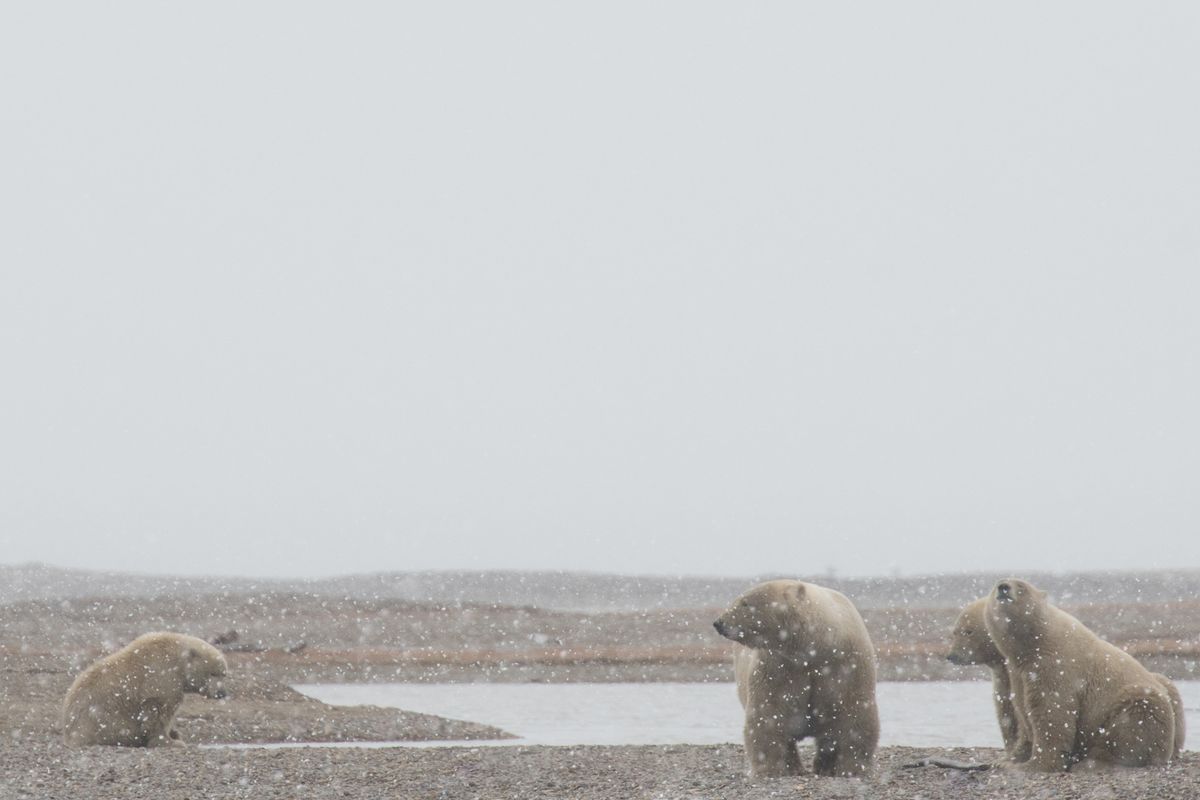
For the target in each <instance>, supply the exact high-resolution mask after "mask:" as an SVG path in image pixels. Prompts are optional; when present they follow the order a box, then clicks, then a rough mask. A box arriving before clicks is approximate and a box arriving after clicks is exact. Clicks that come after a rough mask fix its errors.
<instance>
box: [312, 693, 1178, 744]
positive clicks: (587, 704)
mask: <svg viewBox="0 0 1200 800" xmlns="http://www.w3.org/2000/svg"><path fill="white" fill-rule="evenodd" d="M1176 684H1177V685H1178V686H1179V691H1180V692H1181V693H1182V695H1183V700H1184V705H1185V706H1187V708H1188V729H1189V730H1190V731H1196V733H1195V734H1193V735H1195V736H1200V681H1177V682H1176ZM991 686H992V685H991V683H990V682H983V681H931V682H917V683H881V684H879V686H878V689H877V697H878V701H879V715H880V725H881V728H882V733H881V737H880V744H882V745H908V746H912V747H959V746H963V747H1001V746H1003V745H1002V742H1001V740H1000V731H999V728H998V727H997V725H996V716H995V712H994V711H993V710H992V700H991ZM296 689H297V690H299V691H301V692H303V693H304V694H306V695H309V696H310V697H315V698H317V699H318V700H321V701H323V702H326V703H330V704H332V705H343V706H345V705H377V706H391V707H394V708H403V709H406V710H408V711H420V712H424V713H426V714H436V715H438V716H441V717H451V718H453V719H465V720H471V721H473V722H481V723H486V724H488V725H495V726H496V727H498V728H503V729H504V730H506V731H509V732H511V733H514V734H516V735H518V736H520V737H522V738H521V739H519V740H516V741H511V742H507V743H511V744H547V745H583V744H589V745H614V744H720V743H723V742H741V740H742V732H741V730H742V709H741V706H740V705H739V704H738V700H737V694H736V693H735V690H734V687H733V684H732V683H560V684H552V683H515V684H506V683H467V684H461V683H459V684H453V683H442V684H438V683H435V684H413V683H377V684H308V685H301V686H297V687H296ZM503 743H505V742H501V743H500V744H503ZM1188 744H1189V747H1188V749H1195V748H1194V747H1193V746H1192V741H1191V740H1189V742H1188Z"/></svg>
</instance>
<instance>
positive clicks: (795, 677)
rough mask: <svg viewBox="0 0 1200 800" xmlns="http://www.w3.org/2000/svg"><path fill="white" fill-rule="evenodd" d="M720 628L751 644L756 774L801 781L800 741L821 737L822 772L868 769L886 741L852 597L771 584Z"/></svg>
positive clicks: (745, 660) (743, 666)
mask: <svg viewBox="0 0 1200 800" xmlns="http://www.w3.org/2000/svg"><path fill="white" fill-rule="evenodd" d="M713 626H714V627H715V628H716V629H717V632H718V633H720V634H721V635H722V636H724V637H726V638H728V639H732V640H733V641H735V642H737V643H738V644H740V645H742V647H739V648H738V651H737V655H736V659H735V663H734V671H735V675H736V678H737V689H738V698H739V699H740V700H741V702H742V706H743V707H744V708H745V710H746V724H745V728H744V735H745V743H746V757H747V758H748V759H749V762H750V773H751V774H752V775H764V776H778V775H798V774H800V773H801V767H800V754H799V752H798V751H797V749H796V744H797V743H798V742H799V741H800V740H801V739H803V738H805V737H806V736H812V737H814V738H815V740H816V757H815V759H814V763H813V771H814V772H815V773H816V774H818V775H837V776H856V775H862V774H863V773H864V772H865V771H866V770H867V768H868V767H869V766H870V764H871V761H872V759H873V758H874V755H875V747H876V745H877V744H878V742H879V712H878V710H877V708H876V705H875V650H874V648H873V647H872V645H871V637H870V636H869V635H868V634H867V628H866V626H865V625H864V624H863V621H862V617H860V616H859V614H858V611H857V610H856V609H855V608H854V605H853V604H852V603H851V602H850V601H849V600H847V599H846V598H845V596H843V595H842V594H840V593H839V592H835V591H833V590H832V589H826V588H823V587H821V586H816V585H814V584H811V583H802V582H800V581H770V582H768V583H764V584H761V585H759V586H756V587H755V588H753V589H751V590H750V591H748V592H746V593H745V594H744V595H742V596H741V597H739V598H738V599H737V600H736V601H735V602H734V604H733V606H732V607H730V609H729V610H728V611H726V612H725V613H724V614H722V615H721V617H720V618H719V619H718V620H717V621H716V622H714V623H713Z"/></svg>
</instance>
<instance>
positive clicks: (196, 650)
mask: <svg viewBox="0 0 1200 800" xmlns="http://www.w3.org/2000/svg"><path fill="white" fill-rule="evenodd" d="M225 672H226V665H225V657H224V656H223V655H221V652H220V651H219V650H217V648H215V647H213V646H212V645H211V644H209V643H208V642H205V641H204V640H202V639H197V638H196V637H194V636H185V635H183V634H179V633H148V634H146V635H144V636H139V637H138V638H137V639H134V640H133V641H132V642H130V643H129V644H128V645H126V646H125V647H123V648H121V649H120V650H118V651H117V652H115V653H113V654H112V655H110V656H108V657H106V658H102V659H100V660H99V661H97V662H96V663H94V664H92V665H91V666H90V667H88V668H87V669H86V670H84V671H83V672H82V673H81V674H80V675H79V677H77V678H76V679H75V682H74V683H72V684H71V688H70V689H69V690H68V691H67V697H66V700H65V702H64V703H63V713H62V726H63V737H64V739H65V740H66V742H67V744H70V745H92V744H104V745H118V746H123V747H157V746H160V745H166V744H178V743H179V735H178V734H177V733H176V732H175V730H174V728H173V727H172V725H173V723H174V721H175V712H176V711H178V710H179V705H180V704H181V703H182V702H183V695H184V692H195V693H197V694H201V695H204V696H205V697H211V698H215V699H219V698H222V697H225V687H224V678H225Z"/></svg>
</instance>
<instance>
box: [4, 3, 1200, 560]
mask: <svg viewBox="0 0 1200 800" xmlns="http://www.w3.org/2000/svg"><path fill="white" fill-rule="evenodd" d="M0 74H2V75H3V76H4V77H3V79H2V83H0V86H2V87H3V88H2V91H3V103H2V105H0V170H2V172H0V217H2V219H3V224H2V225H3V235H2V236H0V270H2V273H0V274H2V276H3V277H2V291H0V334H2V335H0V363H2V368H3V386H2V391H0V561H2V562H7V563H13V562H20V561H27V560H41V561H47V562H51V563H55V564H61V565H70V566H86V567H97V568H123V569H133V570H152V571H169V572H184V573H239V574H261V575H319V574H329V573H340V572H352V571H360V570H393V569H394V570H406V569H424V568H457V567H471V568H493V567H495V568H565V569H587V570H606V571H610V570H611V571H619V572H654V573H738V574H741V573H752V572H761V571H772V572H780V571H782V572H793V573H812V572H821V571H825V570H826V569H829V568H833V569H836V570H838V571H839V572H840V573H843V574H876V573H886V572H890V571H895V570H899V571H902V572H905V573H913V572H933V571H944V570H948V571H970V570H978V569H1009V570H1012V571H1020V570H1024V569H1035V568H1036V569H1060V570H1074V569H1094V568H1131V567H1200V493H1198V492H1197V480H1198V477H1200V370H1198V361H1200V359H1198V358H1197V351H1198V348H1200V315H1198V313H1197V307H1198V304H1200V224H1198V222H1200V147H1197V144H1196V143H1197V142H1200V105H1198V103H1197V98H1200V5H1198V4H1196V3H1193V2H1175V3H1155V4H1149V5H1147V4H1141V3H1117V4H1114V3H1102V2H1081V3H1052V4H1046V3H1002V4H1001V3H992V4H966V3H920V2H911V3H894V2H882V3H853V4H849V3H791V2H789V3H772V4H768V3H757V4H753V3H704V2H694V1H689V2H677V3H671V2H664V3H644V2H638V3H621V2H604V3H590V4H582V3H562V2H547V3H524V2H508V3H496V2H481V3H440V2H439V3H408V4H398V3H378V4H364V3H337V4H332V3H312V4H310V3H297V2H287V3H205V4H198V5H197V4H193V5H182V4H159V3H144V4H133V3H117V4H94V3H65V4H64V3H29V4H20V5H15V4H14V5H9V6H6V7H5V8H4V10H3V12H2V16H0Z"/></svg>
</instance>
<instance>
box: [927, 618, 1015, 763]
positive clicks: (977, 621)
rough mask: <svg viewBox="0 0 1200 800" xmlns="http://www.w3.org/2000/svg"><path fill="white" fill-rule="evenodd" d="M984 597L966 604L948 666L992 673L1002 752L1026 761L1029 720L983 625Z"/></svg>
mask: <svg viewBox="0 0 1200 800" xmlns="http://www.w3.org/2000/svg"><path fill="white" fill-rule="evenodd" d="M987 600H988V599H987V597H981V598H979V599H978V600H975V601H974V602H971V603H969V604H967V606H966V607H965V608H963V610H962V613H960V614H959V615H958V620H957V621H956V622H955V623H954V632H953V633H951V634H950V652H949V654H948V655H947V656H946V659H947V660H948V661H949V662H950V663H951V664H959V665H968V664H983V665H985V666H987V667H988V668H989V669H991V671H992V700H993V702H994V703H995V705H996V720H997V721H998V722H999V723H1000V735H1001V736H1002V737H1004V750H1005V752H1006V753H1008V757H1009V758H1010V759H1011V760H1013V761H1027V760H1029V750H1030V747H1031V742H1030V738H1029V721H1028V720H1027V719H1025V712H1024V701H1023V699H1022V698H1019V697H1018V696H1017V695H1016V692H1015V690H1014V687H1013V684H1012V681H1011V680H1010V679H1009V676H1008V668H1007V667H1006V666H1005V664H1004V656H1003V655H1002V654H1001V653H1000V651H999V650H997V649H996V645H995V643H994V642H992V637H991V636H989V635H988V632H987V625H986V624H985V622H984V618H983V615H984V610H985V607H986V606H987Z"/></svg>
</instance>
